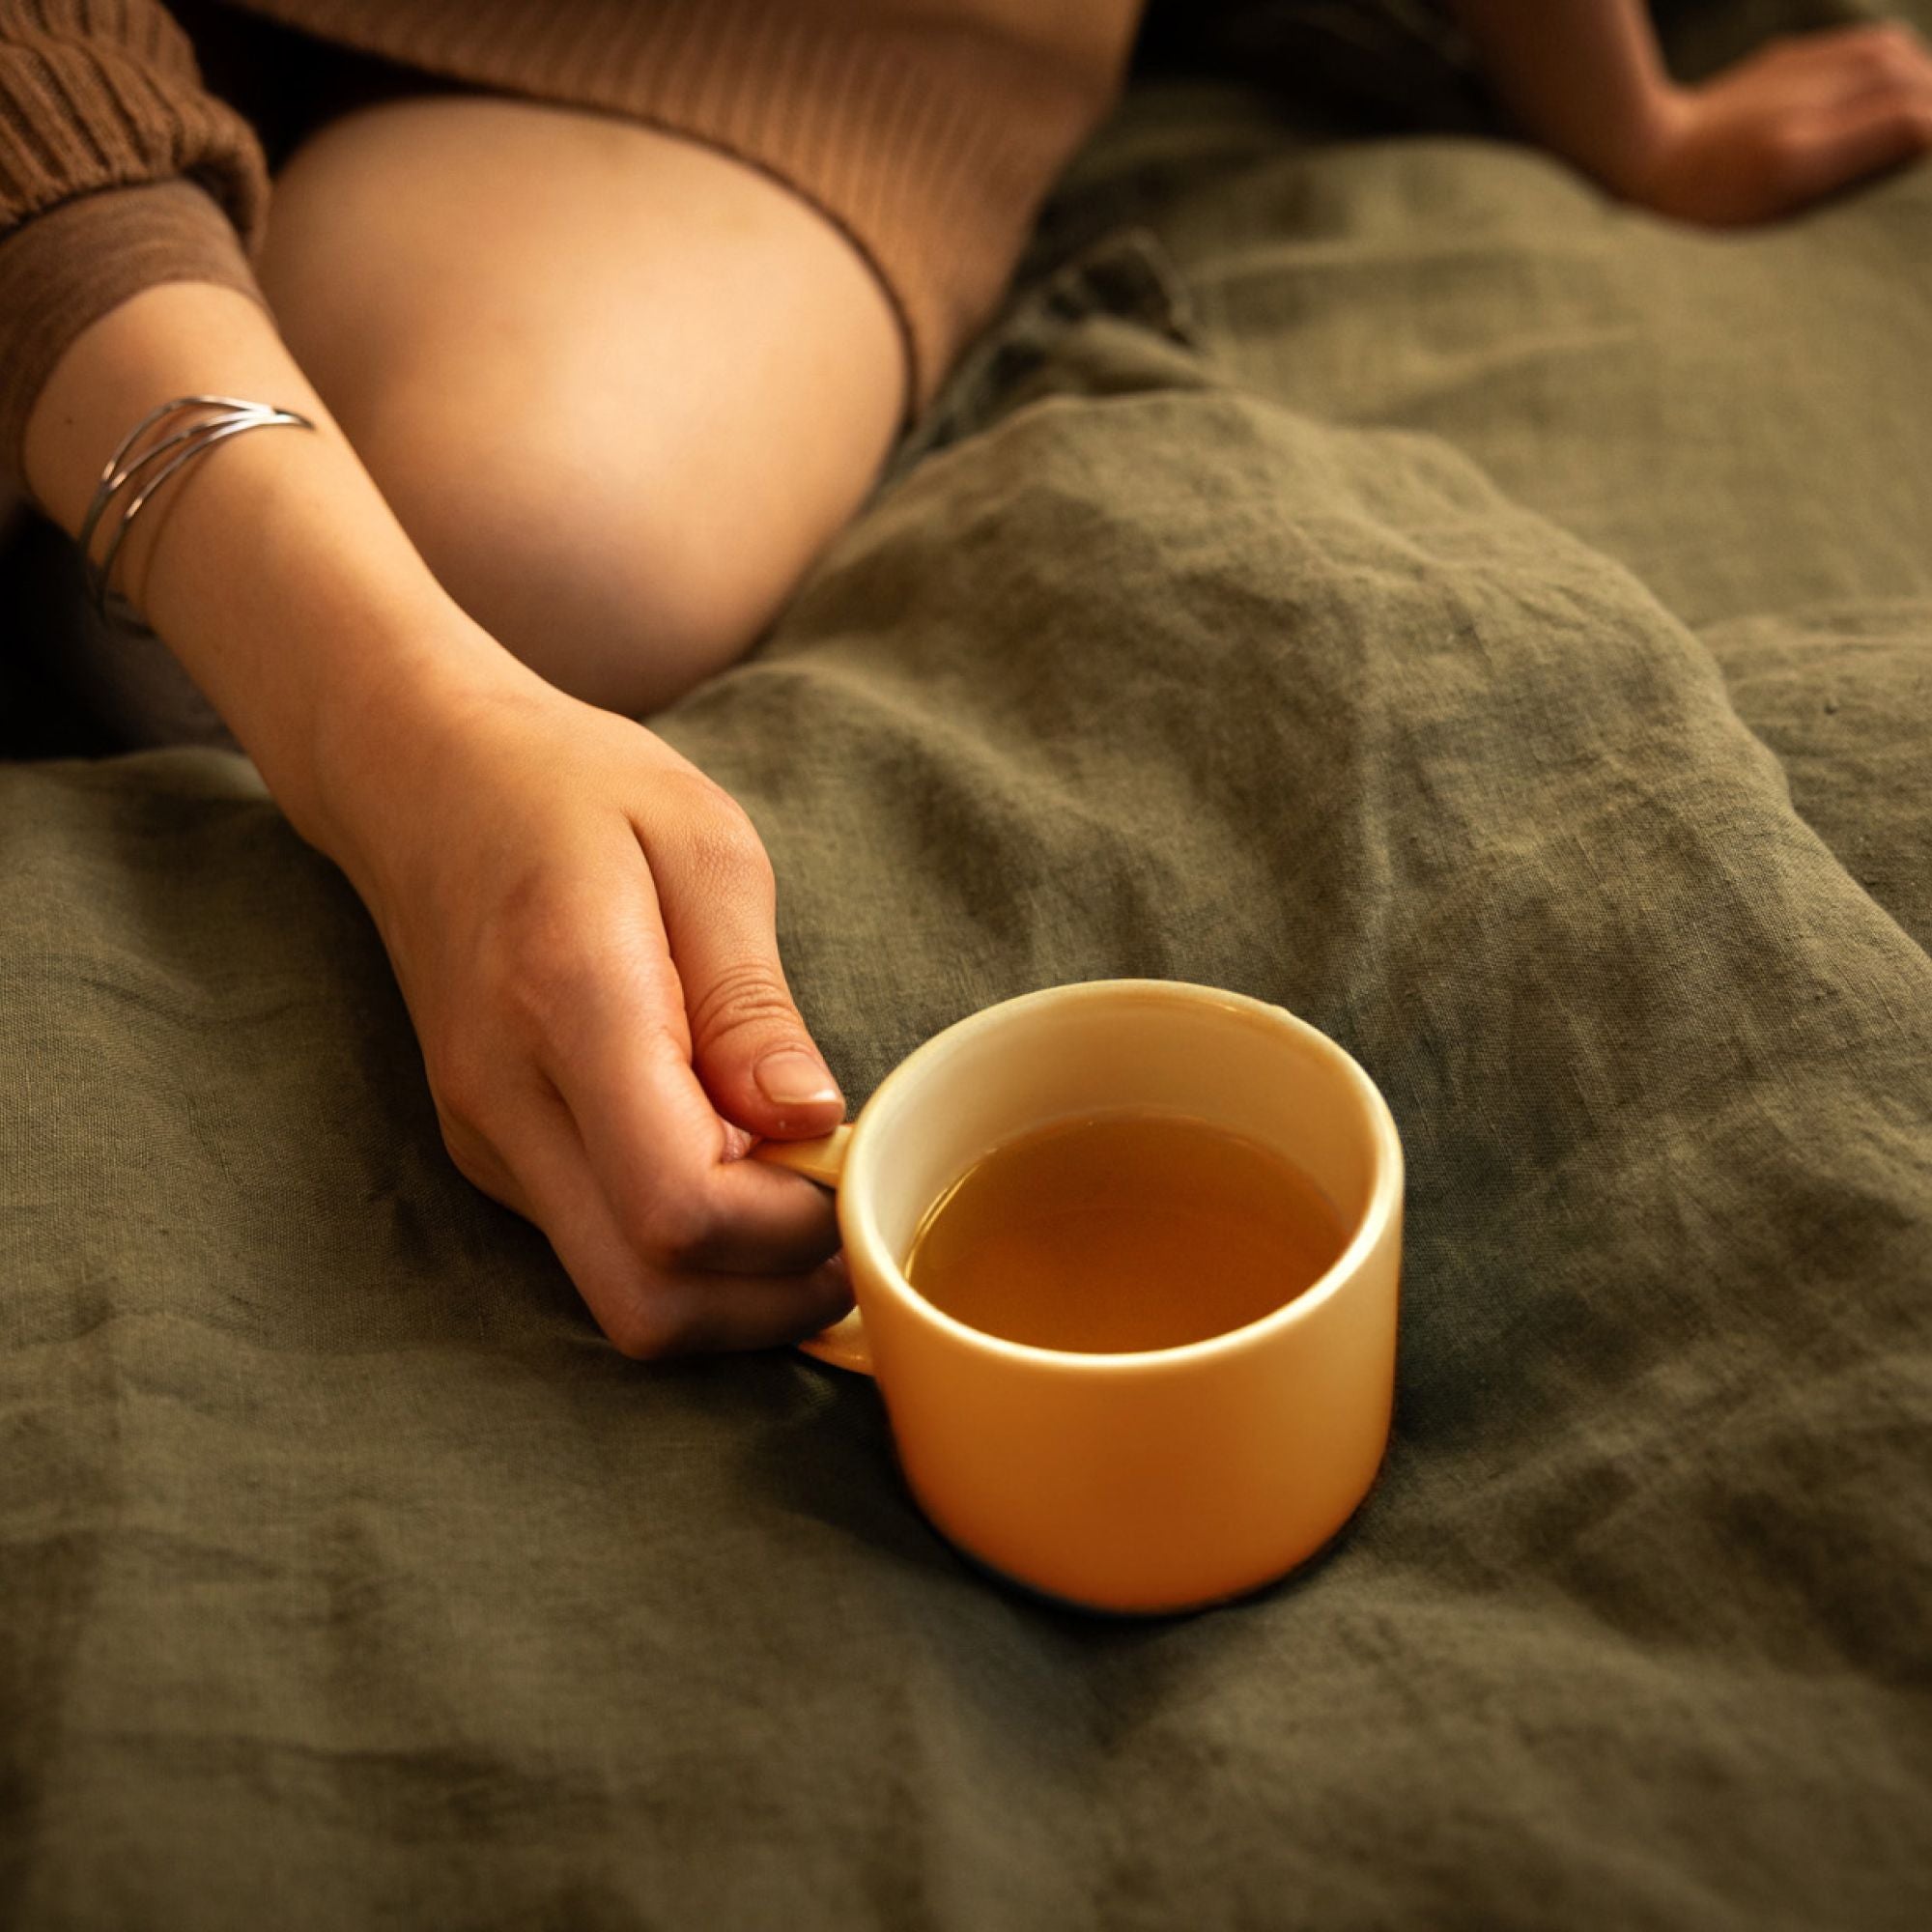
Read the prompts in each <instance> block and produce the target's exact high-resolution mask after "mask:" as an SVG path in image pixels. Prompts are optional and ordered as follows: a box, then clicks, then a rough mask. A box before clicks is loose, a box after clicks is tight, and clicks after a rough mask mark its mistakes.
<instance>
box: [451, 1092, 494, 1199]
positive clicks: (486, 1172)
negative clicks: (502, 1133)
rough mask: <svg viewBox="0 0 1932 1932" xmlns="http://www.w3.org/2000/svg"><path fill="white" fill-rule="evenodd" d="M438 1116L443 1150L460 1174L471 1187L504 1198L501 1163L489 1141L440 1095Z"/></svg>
mask: <svg viewBox="0 0 1932 1932" xmlns="http://www.w3.org/2000/svg"><path fill="white" fill-rule="evenodd" d="M436 1116H437V1124H438V1126H439V1127H440V1129H441V1133H442V1146H443V1151H444V1152H446V1153H447V1154H448V1155H449V1158H450V1161H451V1164H452V1165H453V1166H454V1167H455V1169H456V1171H457V1173H458V1174H460V1175H462V1177H463V1178H464V1179H465V1180H467V1181H469V1184H470V1186H472V1187H477V1188H481V1189H482V1191H483V1192H484V1193H485V1194H488V1195H490V1196H491V1197H492V1198H493V1199H495V1200H501V1199H502V1197H503V1191H504V1189H503V1171H502V1164H501V1163H500V1162H499V1161H498V1160H497V1156H496V1151H495V1150H494V1149H493V1148H492V1147H491V1146H490V1144H489V1142H488V1141H487V1140H485V1139H484V1138H483V1136H482V1135H481V1134H479V1133H478V1132H477V1131H476V1129H475V1128H474V1127H472V1126H470V1125H469V1123H468V1122H467V1121H466V1120H465V1119H463V1118H462V1116H461V1115H460V1114H457V1113H455V1112H452V1111H451V1110H450V1109H449V1108H448V1107H447V1106H445V1104H444V1102H443V1100H442V1099H441V1098H439V1099H438V1101H437V1108H436Z"/></svg>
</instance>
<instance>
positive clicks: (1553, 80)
mask: <svg viewBox="0 0 1932 1932" xmlns="http://www.w3.org/2000/svg"><path fill="white" fill-rule="evenodd" d="M1453 4H1454V7H1455V10H1456V13H1457V14H1458V15H1459V16H1460V18H1461V20H1462V22H1463V28H1464V30H1465V31H1466V32H1467V33H1468V35H1469V38H1470V39H1471V41H1473V42H1474V43H1475V46H1476V50H1477V53H1478V54H1479V56H1480V57H1481V60H1482V63H1483V67H1484V70H1485V71H1486V72H1487V74H1488V75H1489V77H1490V80H1491V82H1492V85H1493V86H1494V88H1495V90H1496V93H1497V94H1498V95H1499V96H1500V97H1501V98H1502V99H1503V100H1504V102H1505V103H1506V104H1507V105H1508V107H1509V109H1510V111H1511V112H1512V113H1513V114H1514V115H1515V116H1516V118H1517V120H1518V121H1519V122H1520V124H1521V126H1522V128H1523V131H1524V132H1525V133H1527V134H1529V135H1530V136H1531V137H1532V138H1533V139H1535V140H1537V141H1539V142H1541V143H1542V144H1544V145H1545V146H1547V147H1548V148H1550V149H1551V150H1552V151H1553V152H1555V153H1557V154H1559V155H1562V156H1565V157H1566V158H1567V159H1569V160H1571V161H1574V162H1575V163H1576V164H1577V166H1578V167H1580V168H1582V169H1583V170H1584V171H1585V172H1586V173H1588V174H1592V175H1595V176H1596V177H1598V179H1600V180H1604V181H1614V180H1615V179H1617V178H1618V177H1619V176H1620V175H1622V174H1623V173H1625V172H1626V171H1627V170H1628V169H1629V167H1630V166H1631V165H1632V161H1633V156H1634V152H1635V151H1636V150H1637V149H1638V148H1640V147H1641V146H1642V145H1643V144H1645V143H1646V142H1647V141H1648V140H1649V139H1650V138H1652V135H1653V133H1654V131H1655V129H1656V128H1657V127H1658V126H1659V124H1660V121H1661V117H1662V115H1663V114H1664V113H1665V112H1666V111H1667V108H1668V103H1669V101H1670V98H1671V83H1670V77H1669V74H1668V73H1667V71H1665V69H1664V65H1663V59H1662V54H1661V53H1660V52H1659V50H1658V44H1657V36H1656V34H1655V32H1654V31H1653V29H1652V27H1651V22H1650V12H1649V9H1648V8H1647V7H1646V6H1645V5H1644V0H1453Z"/></svg>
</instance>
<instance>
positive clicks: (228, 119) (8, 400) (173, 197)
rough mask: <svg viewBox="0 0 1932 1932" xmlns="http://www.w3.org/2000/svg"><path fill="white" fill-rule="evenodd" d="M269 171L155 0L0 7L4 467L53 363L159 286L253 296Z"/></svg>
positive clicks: (36, 0)
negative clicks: (91, 327)
mask: <svg viewBox="0 0 1932 1932" xmlns="http://www.w3.org/2000/svg"><path fill="white" fill-rule="evenodd" d="M268 196H269V182H268V170H267V167H266V165H265V164H264V161H263V157H262V151H261V147H260V144H259V143H258V142H257V140H256V138H255V136H254V133H253V131H252V130H251V129H250V128H249V127H248V125H247V123H246V122H245V121H243V120H242V119H241V116H240V115H238V114H237V113H235V111H234V110H233V109H232V108H230V107H228V106H227V105H226V104H225V103H223V102H222V101H220V100H217V99H214V97H213V95H211V94H209V93H208V92H207V91H206V90H205V89H204V88H203V86H202V84H201V78H200V75H199V73H198V71H197V70H196V67H195V61H194V52H193V49H192V47H191V46H190V45H189V43H188V39H187V36H186V35H185V34H184V33H183V32H182V30H181V27H180V26H179V25H178V24H177V22H176V21H175V20H174V18H173V17H172V16H171V15H170V14H168V13H167V11H166V10H165V9H164V8H162V7H159V6H156V5H155V4H153V0H0V469H4V470H5V472H6V474H7V476H8V477H9V479H10V480H13V481H15V482H17V481H19V480H20V476H21V458H20V442H21V438H22V436H23V434H24V431H25V428H26V420H27V415H28V413H29V412H30V410H31V409H32V406H33V403H34V401H35V399H36V398H37V397H38V396H39V394H40V391H41V388H42V385H43V384H44V382H45V381H46V378H47V376H48V375H49V373H50V372H51V371H52V368H53V365H54V363H55V362H56V361H57V360H58V359H59V357H60V355H61V354H62V352H63V351H64V350H65V349H66V348H67V347H68V345H69V344H70V343H71V341H72V340H73V338H74V337H75V336H76V335H77V334H79V332H80V331H81V330H82V329H83V328H85V327H87V325H88V324H89V323H90V322H93V321H94V320H95V319H96V318H97V317H99V316H101V315H104V314H105V313H106V312H107V311H108V310H109V309H110V308H113V307H114V306H116V304H118V303H119V302H121V301H124V300H125V299H126V298H128V296H131V295H134V294H136V293H137V292H138V291H139V290H141V289H143V288H145V287H147V286H149V285H150V284H152V283H155V282H164V281H215V282H222V283H225V284H227V285H229V286H230V287H234V288H239V289H241V290H243V291H244V292H245V293H247V294H250V295H252V296H254V297H255V298H256V299H257V300H258V301H259V300H260V299H261V294H260V291H259V289H257V287H256V285H255V280H254V276H253V274H252V273H251V272H250V270H249V268H248V260H247V254H248V251H250V250H252V248H253V247H254V246H255V245H256V244H257V243H258V242H259V241H260V237H261V233H262V228H263V224H264V222H265V220H266V215H267V209H268Z"/></svg>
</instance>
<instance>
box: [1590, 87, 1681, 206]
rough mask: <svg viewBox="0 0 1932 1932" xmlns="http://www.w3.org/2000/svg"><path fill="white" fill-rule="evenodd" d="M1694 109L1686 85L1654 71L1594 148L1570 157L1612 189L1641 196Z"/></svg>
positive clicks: (1632, 196) (1623, 194)
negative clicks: (1591, 152) (1584, 154)
mask: <svg viewBox="0 0 1932 1932" xmlns="http://www.w3.org/2000/svg"><path fill="white" fill-rule="evenodd" d="M1693 111H1694V109H1693V101H1692V96H1691V92H1690V89H1689V88H1685V87H1680V86H1678V85H1677V84H1676V83H1675V82H1674V81H1672V80H1671V79H1670V78H1669V77H1668V76H1667V75H1663V74H1659V75H1656V76H1655V77H1653V78H1649V79H1647V80H1646V81H1645V82H1644V84H1643V85H1642V86H1641V87H1638V88H1635V89H1634V90H1633V91H1632V93H1631V95H1630V97H1629V99H1628V100H1627V101H1626V103H1625V107H1624V111H1623V112H1622V113H1621V114H1620V115H1618V117H1617V118H1616V120H1615V122H1614V124H1613V125H1611V126H1609V127H1607V128H1605V130H1604V139H1603V141H1602V144H1601V148H1600V150H1599V152H1598V153H1596V154H1595V155H1592V156H1581V155H1579V156H1574V157H1573V158H1575V159H1576V160H1577V163H1578V165H1579V166H1581V167H1583V168H1584V169H1585V170H1586V171H1587V172H1588V173H1589V174H1591V175H1592V176H1594V177H1595V178H1596V180H1597V181H1598V182H1600V183H1601V184H1602V185H1604V186H1605V187H1606V188H1608V189H1609V190H1610V191H1611V192H1612V193H1613V194H1615V195H1618V196H1620V197H1621V198H1622V199H1624V200H1627V201H1641V200H1642V199H1643V198H1644V190H1645V185H1646V184H1647V183H1648V182H1649V181H1650V179H1651V177H1652V176H1653V175H1654V174H1655V172H1656V170H1657V167H1658V165H1659V162H1660V160H1661V159H1662V156H1664V155H1666V154H1667V153H1668V152H1669V151H1670V149H1671V148H1672V146H1673V145H1674V144H1675V143H1676V142H1677V140H1678V139H1679V137H1680V136H1681V135H1682V133H1683V130H1684V128H1685V126H1686V124H1687V123H1688V122H1689V121H1690V117H1691V114H1692V112H1693Z"/></svg>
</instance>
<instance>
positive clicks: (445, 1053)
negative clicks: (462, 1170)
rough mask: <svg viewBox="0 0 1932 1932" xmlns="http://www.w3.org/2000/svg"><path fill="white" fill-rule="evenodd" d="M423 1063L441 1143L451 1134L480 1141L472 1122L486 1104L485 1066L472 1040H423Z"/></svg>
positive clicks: (448, 1037)
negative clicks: (439, 1129) (441, 1134)
mask: <svg viewBox="0 0 1932 1932" xmlns="http://www.w3.org/2000/svg"><path fill="white" fill-rule="evenodd" d="M423 1061H424V1065H425V1066H426V1067H427V1069H428V1072H429V1076H430V1093H431V1094H432V1096H433V1097H434V1099H435V1101H436V1111H437V1118H438V1119H439V1120H440V1122H441V1123H442V1130H443V1139H444V1141H445V1143H446V1142H447V1141H448V1139H449V1137H450V1135H451V1134H452V1133H455V1134H457V1135H460V1136H462V1137H465V1138H467V1139H469V1140H470V1141H480V1140H481V1139H482V1136H481V1135H480V1134H479V1133H478V1132H477V1131H476V1127H475V1125H474V1122H477V1120H478V1119H479V1118H480V1117H481V1115H482V1114H483V1113H484V1111H485V1109H486V1108H487V1107H488V1105H489V1087H488V1065H487V1062H486V1061H485V1059H484V1056H483V1055H482V1053H481V1052H480V1051H479V1050H478V1049H477V1047H476V1046H475V1044H474V1042H473V1039H472V1037H471V1036H469V1035H467V1034H455V1035H446V1036H444V1037H441V1038H440V1039H439V1040H437V1041H436V1042H434V1043H432V1042H430V1041H428V1040H425V1041H424V1043H423ZM453 1152H454V1150H453V1149H452V1153H453Z"/></svg>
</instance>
